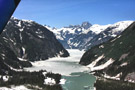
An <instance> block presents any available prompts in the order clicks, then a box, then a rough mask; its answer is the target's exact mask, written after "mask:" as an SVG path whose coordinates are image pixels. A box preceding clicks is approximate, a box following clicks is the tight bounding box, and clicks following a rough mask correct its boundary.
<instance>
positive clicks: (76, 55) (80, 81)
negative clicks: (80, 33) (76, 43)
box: [25, 49, 96, 90]
mask: <svg viewBox="0 0 135 90" xmlns="http://www.w3.org/2000/svg"><path fill="white" fill-rule="evenodd" d="M67 51H68V52H69V53H70V57H67V58H61V57H56V58H51V59H49V60H47V61H35V62H32V65H33V67H30V68H25V70H26V71H39V70H47V71H48V72H53V73H59V74H61V75H62V79H64V81H63V83H62V84H61V85H62V87H63V90H94V87H93V86H94V83H95V81H96V78H95V77H94V76H93V75H91V74H90V73H89V72H90V71H89V68H87V67H86V66H82V65H80V64H79V60H80V58H81V56H82V55H83V53H84V51H80V50H77V49H68V50H67ZM78 85H79V86H78Z"/></svg>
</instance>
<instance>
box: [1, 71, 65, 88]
mask: <svg viewBox="0 0 135 90" xmlns="http://www.w3.org/2000/svg"><path fill="white" fill-rule="evenodd" d="M43 72H45V71H39V72H26V71H22V72H12V74H10V75H8V76H10V77H9V80H8V81H7V82H4V80H3V79H2V78H0V86H6V87H10V85H15V86H18V85H26V86H27V85H29V86H28V88H35V87H33V86H38V87H40V88H42V89H43V90H62V88H61V86H60V85H59V82H60V79H61V75H59V74H53V73H47V74H46V76H44V75H43V74H42V73H43ZM46 77H51V78H53V79H55V81H56V85H51V86H50V85H45V84H44V79H45V78H46Z"/></svg>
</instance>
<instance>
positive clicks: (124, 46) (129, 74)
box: [80, 22, 135, 82]
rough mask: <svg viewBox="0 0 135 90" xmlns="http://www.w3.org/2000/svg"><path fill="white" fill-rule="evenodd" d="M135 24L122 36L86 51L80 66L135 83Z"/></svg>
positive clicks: (102, 74)
mask: <svg viewBox="0 0 135 90" xmlns="http://www.w3.org/2000/svg"><path fill="white" fill-rule="evenodd" d="M134 38H135V22H133V23H132V24H131V25H130V26H129V27H128V28H126V29H125V30H124V31H123V32H122V33H121V34H120V35H118V36H116V37H115V38H113V39H110V40H109V41H107V42H104V43H102V44H100V45H96V46H94V47H92V48H91V49H89V50H88V51H86V53H85V54H84V55H83V56H82V58H81V60H80V64H82V65H86V66H87V67H89V68H90V69H91V71H92V72H95V73H96V74H98V75H100V76H103V77H105V78H111V79H116V80H123V81H130V82H135V68H134V66H135V61H134V59H135V40H134Z"/></svg>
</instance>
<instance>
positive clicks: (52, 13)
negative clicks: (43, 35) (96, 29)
mask: <svg viewBox="0 0 135 90" xmlns="http://www.w3.org/2000/svg"><path fill="white" fill-rule="evenodd" d="M13 16H15V17H17V18H19V19H28V20H34V21H36V22H38V23H40V24H43V25H44V24H46V25H50V26H51V27H57V28H60V27H63V26H68V25H70V24H72V25H76V24H81V23H82V22H84V21H89V22H90V23H92V24H101V25H105V24H113V23H115V22H118V21H123V20H135V0H21V2H20V4H19V6H18V8H17V9H16V11H15V13H14V15H13Z"/></svg>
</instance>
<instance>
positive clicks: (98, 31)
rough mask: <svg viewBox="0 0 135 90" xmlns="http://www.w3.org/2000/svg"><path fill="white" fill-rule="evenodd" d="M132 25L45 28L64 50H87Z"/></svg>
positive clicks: (87, 23) (122, 22) (118, 23)
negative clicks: (53, 35)
mask: <svg viewBox="0 0 135 90" xmlns="http://www.w3.org/2000/svg"><path fill="white" fill-rule="evenodd" d="M132 23H133V21H120V22H117V23H114V24H108V25H98V24H94V25H91V24H90V23H89V22H83V23H82V25H69V26H68V27H63V28H60V29H57V28H51V27H50V26H47V25H45V27H46V28H47V29H49V30H50V31H52V32H53V33H54V34H55V36H56V38H57V39H58V40H59V41H60V42H61V43H62V44H63V46H64V47H65V48H67V49H69V48H73V49H87V48H91V47H92V46H95V45H98V44H100V43H103V42H106V41H108V40H110V39H111V38H114V37H116V36H117V35H120V33H121V32H123V31H124V30H125V29H126V28H127V27H128V26H129V25H131V24H132Z"/></svg>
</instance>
